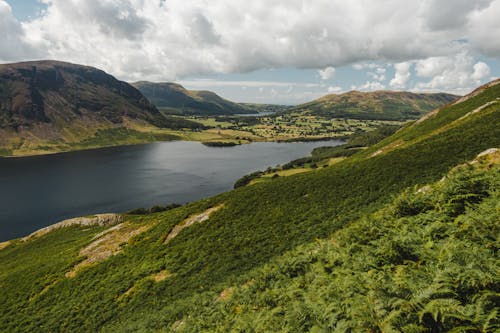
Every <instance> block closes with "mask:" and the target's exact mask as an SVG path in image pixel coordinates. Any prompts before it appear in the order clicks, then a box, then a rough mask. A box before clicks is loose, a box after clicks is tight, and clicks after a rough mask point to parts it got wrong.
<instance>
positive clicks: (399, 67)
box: [389, 62, 411, 89]
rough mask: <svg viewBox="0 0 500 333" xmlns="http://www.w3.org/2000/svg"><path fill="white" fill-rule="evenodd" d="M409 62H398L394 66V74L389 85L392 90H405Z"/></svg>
mask: <svg viewBox="0 0 500 333" xmlns="http://www.w3.org/2000/svg"><path fill="white" fill-rule="evenodd" d="M410 68H411V62H400V63H397V64H395V65H394V69H395V70H396V73H395V75H394V78H393V79H392V80H391V82H390V83H389V85H390V86H391V88H393V89H405V88H406V87H407V84H408V81H410V76H411V73H410Z"/></svg>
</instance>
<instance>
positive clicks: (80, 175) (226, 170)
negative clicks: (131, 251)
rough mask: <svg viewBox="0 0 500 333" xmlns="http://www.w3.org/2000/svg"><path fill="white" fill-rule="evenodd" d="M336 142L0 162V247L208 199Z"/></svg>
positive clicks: (145, 149) (120, 151) (157, 148)
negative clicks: (66, 224)
mask: <svg viewBox="0 0 500 333" xmlns="http://www.w3.org/2000/svg"><path fill="white" fill-rule="evenodd" d="M341 143H342V142H341V141H326V142H325V141H320V142H300V143H274V142H263V143H252V144H248V145H241V146H236V147H227V148H215V147H206V146H204V145H202V144H200V143H198V142H184V141H179V142H159V143H153V144H147V145H137V146H125V147H113V148H105V149H97V150H87V151H79V152H71V153H64V154H55V155H45V156H34V157H23V158H4V159H2V158H0V241H4V240H8V239H12V238H16V237H21V236H25V235H27V234H29V233H31V232H33V231H35V230H37V229H40V228H42V227H45V226H47V225H50V224H53V223H55V222H58V221H61V220H64V219H67V218H71V217H77V216H85V215H89V214H97V213H107V212H124V211H127V210H130V209H133V208H137V207H151V206H153V205H155V204H161V205H166V204H168V203H185V202H189V201H194V200H197V199H201V198H205V197H208V196H212V195H215V194H218V193H221V192H224V191H227V190H230V189H232V187H233V184H234V182H235V181H236V180H237V179H238V178H240V177H241V176H243V175H245V174H248V173H250V172H253V171H256V170H264V169H266V168H267V167H268V166H275V165H276V164H283V163H286V162H288V161H290V160H293V159H296V158H299V157H303V156H307V155H309V153H310V152H311V150H312V149H314V148H316V147H320V146H326V145H328V146H334V145H339V144H341Z"/></svg>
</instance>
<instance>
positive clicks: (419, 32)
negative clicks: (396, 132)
mask: <svg viewBox="0 0 500 333" xmlns="http://www.w3.org/2000/svg"><path fill="white" fill-rule="evenodd" d="M247 7H248V8H247ZM247 7H244V6H237V5H235V4H234V2H227V1H216V2H212V3H211V4H210V5H209V4H208V3H207V2H205V1H197V0H196V1H189V2H185V1H180V0H172V1H169V2H165V1H160V2H158V3H155V4H153V3H144V2H141V1H135V0H129V1H125V2H121V3H117V2H116V1H111V0H106V1H97V0H87V1H83V0H71V1H62V0H43V1H38V0H27V1H23V2H19V1H12V0H0V22H2V26H3V30H4V31H5V33H4V34H3V37H1V38H0V46H1V47H0V63H13V62H21V61H30V60H31V61H33V60H38V59H51V60H58V61H66V62H71V63H75V64H82V65H88V66H92V67H96V68H99V69H102V70H104V71H106V72H108V73H110V74H111V75H113V76H115V77H117V78H118V79H120V80H123V81H127V82H135V81H140V80H142V81H152V82H175V83H179V84H181V85H183V86H184V87H185V88H186V89H190V90H209V91H213V92H215V93H217V94H219V95H220V96H222V97H224V98H226V99H229V100H232V101H235V102H245V103H266V104H267V103H269V104H287V105H296V104H300V103H304V102H308V101H312V100H314V99H316V98H319V97H322V96H325V95H328V94H332V93H335V94H339V93H345V92H348V91H365V92H366V91H378V90H385V91H410V92H417V93H424V92H425V93H435V92H445V93H451V94H455V95H464V94H466V93H468V92H470V91H472V90H473V89H474V88H476V87H477V86H480V85H482V84H484V83H487V82H489V81H492V80H494V79H496V78H498V77H499V76H500V41H498V40H492V39H488V38H487V36H488V35H492V34H494V32H495V31H499V32H500V22H498V20H496V19H495V13H498V11H499V10H500V0H482V1H477V2H473V3H471V2H467V1H461V2H460V3H457V2H456V1H446V2H443V1H441V2H438V1H426V2H422V3H418V4H415V3H412V2H401V1H386V2H384V3H382V4H377V5H372V4H365V3H363V4H362V3H361V2H359V1H353V2H350V3H343V2H337V1H333V2H327V1H316V2H313V3H309V4H303V3H302V2H300V1H288V2H277V3H273V4H269V3H266V2H264V1H256V2H254V3H252V6H247ZM241 8H244V9H241ZM325 12H328V13H331V15H324V13H325ZM264 13H266V15H264ZM451 14H453V15H451ZM238 20H239V21H238ZM351 21H352V24H356V28H355V29H354V28H352V29H346V27H347V26H348V25H347V23H348V22H351ZM353 26H354V25H353ZM61 27H64V29H61ZM485 31H488V32H489V33H488V34H485ZM485 36H486V37H485ZM89 45H90V46H91V47H89ZM193 50H197V51H198V52H193Z"/></svg>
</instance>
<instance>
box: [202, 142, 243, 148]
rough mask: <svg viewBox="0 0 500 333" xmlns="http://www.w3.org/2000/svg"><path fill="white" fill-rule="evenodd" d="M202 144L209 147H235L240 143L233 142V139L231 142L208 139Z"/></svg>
mask: <svg viewBox="0 0 500 333" xmlns="http://www.w3.org/2000/svg"><path fill="white" fill-rule="evenodd" d="M202 144H204V145H205V146H207V147H234V146H237V145H238V143H236V142H232V141H229V142H224V141H206V142H202Z"/></svg>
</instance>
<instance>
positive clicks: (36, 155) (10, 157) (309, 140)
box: [0, 136, 346, 161]
mask: <svg viewBox="0 0 500 333" xmlns="http://www.w3.org/2000/svg"><path fill="white" fill-rule="evenodd" d="M333 140H338V141H345V140H346V137H345V136H342V137H323V138H316V137H315V138H296V139H295V138H291V139H278V140H255V141H249V142H242V143H240V144H235V145H234V146H238V145H248V144H252V143H257V142H275V143H300V142H319V141H333ZM182 141H184V142H198V143H200V144H205V143H207V142H203V141H200V140H187V139H185V138H181V139H179V140H167V141H163V140H157V141H151V142H140V143H127V144H123V145H120V144H118V145H109V146H101V147H92V148H83V149H74V150H61V151H48V152H41V153H30V154H26V155H6V156H2V155H0V161H1V160H2V159H16V158H27V157H40V156H52V155H58V154H68V153H76V152H84V151H95V150H101V149H110V148H117V147H134V146H141V145H148V144H153V143H163V142H182ZM209 142H211V141H208V143H209ZM206 146H207V147H209V145H206ZM210 147H212V146H210ZM229 148H231V147H229Z"/></svg>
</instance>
